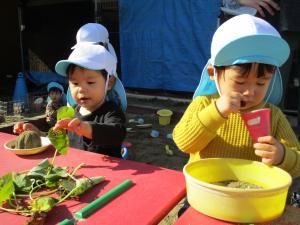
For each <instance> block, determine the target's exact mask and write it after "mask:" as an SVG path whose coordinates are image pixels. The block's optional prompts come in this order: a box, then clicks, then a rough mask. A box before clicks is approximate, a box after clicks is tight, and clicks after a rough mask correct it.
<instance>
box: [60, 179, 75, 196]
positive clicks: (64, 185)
mask: <svg viewBox="0 0 300 225" xmlns="http://www.w3.org/2000/svg"><path fill="white" fill-rule="evenodd" d="M59 187H60V189H62V190H63V191H66V192H67V193H69V192H71V191H72V190H73V189H74V188H75V187H76V182H75V181H74V180H66V179H64V180H61V181H60V185H59Z"/></svg>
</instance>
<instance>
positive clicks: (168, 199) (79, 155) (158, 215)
mask: <svg viewBox="0 0 300 225" xmlns="http://www.w3.org/2000/svg"><path fill="white" fill-rule="evenodd" d="M14 138H15V136H13V135H10V134H6V133H1V132H0V152H1V156H0V176H3V175H4V174H6V173H8V172H11V171H24V170H28V169H30V168H32V167H33V166H35V165H36V164H37V163H39V162H40V161H42V160H43V159H44V158H47V157H48V158H52V156H53V153H54V149H53V148H52V147H50V148H49V149H47V150H46V151H45V152H43V153H40V154H36V155H31V156H17V155H15V154H14V153H12V152H10V151H8V150H6V149H5V148H4V147H3V144H4V143H5V142H6V141H8V140H12V139H14ZM80 163H85V166H84V167H83V168H81V169H80V170H79V171H78V172H77V173H76V174H78V175H84V176H87V177H93V176H105V178H106V180H105V181H104V182H102V183H100V184H98V185H97V186H95V187H93V188H92V189H90V190H89V191H88V192H87V193H85V194H83V195H82V196H81V197H80V198H79V200H68V201H66V202H64V203H62V204H60V205H58V206H56V207H55V208H54V209H53V210H52V211H51V212H50V213H49V214H48V216H47V219H46V224H47V225H50V224H51V225H52V224H57V223H58V222H60V221H62V220H64V219H66V218H69V219H71V218H72V216H73V213H75V212H77V211H79V210H80V209H81V208H83V207H84V206H86V205H87V204H88V203H90V202H92V201H93V200H95V199H97V198H98V197H99V196H101V195H103V194H104V193H106V192H107V191H109V190H111V189H112V188H114V187H116V186H117V185H119V184H120V183H122V182H123V181H125V180H126V179H131V180H132V181H133V183H134V185H133V186H132V187H131V188H129V189H128V190H127V191H125V192H124V193H122V194H121V195H120V196H118V197H117V198H115V199H114V200H112V201H111V202H109V203H108V204H106V205H105V206H104V207H102V208H101V209H100V210H98V211H97V212H95V213H94V214H92V215H91V216H90V217H88V218H87V219H86V220H84V221H81V222H79V223H78V224H79V225H81V224H93V225H94V224H101V225H109V224H112V225H118V224H126V225H131V224H132V225H137V224H138V225H142V224H157V223H159V222H160V221H161V220H162V219H163V218H164V216H165V215H167V214H168V212H169V211H170V210H171V209H172V208H173V207H174V206H175V205H176V204H177V203H178V202H179V201H180V200H181V199H182V198H183V197H184V196H185V181H184V176H183V174H182V173H181V172H179V171H174V170H170V169H166V168H162V167H156V166H152V165H148V164H144V163H138V162H133V161H130V160H122V159H117V158H112V157H107V156H104V155H101V154H94V153H90V152H86V151H82V150H77V149H72V148H70V149H69V153H68V154H67V155H61V156H58V157H57V158H56V160H55V165H58V166H69V167H76V166H77V165H79V164H80ZM26 220H27V218H26V217H23V216H19V215H13V214H9V213H6V212H0V221H1V222H0V224H24V222H25V221H26Z"/></svg>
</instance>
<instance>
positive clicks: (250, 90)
mask: <svg viewBox="0 0 300 225" xmlns="http://www.w3.org/2000/svg"><path fill="white" fill-rule="evenodd" d="M254 93H255V88H254V87H253V86H249V87H247V88H246V89H245V90H244V92H243V95H248V96H253V95H254Z"/></svg>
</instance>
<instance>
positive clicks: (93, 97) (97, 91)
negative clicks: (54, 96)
mask: <svg viewBox="0 0 300 225" xmlns="http://www.w3.org/2000/svg"><path fill="white" fill-rule="evenodd" d="M105 83H106V81H105V79H104V77H103V76H102V74H101V73H100V72H99V71H95V70H89V69H83V68H79V67H75V69H74V70H73V72H72V73H71V74H70V75H69V85H70V90H71V95H72V97H73V99H74V100H75V101H76V102H77V104H78V105H80V106H81V107H83V108H84V109H86V110H87V111H90V112H93V111H94V110H95V109H97V108H98V107H99V106H100V105H101V104H102V103H103V102H104V100H105Z"/></svg>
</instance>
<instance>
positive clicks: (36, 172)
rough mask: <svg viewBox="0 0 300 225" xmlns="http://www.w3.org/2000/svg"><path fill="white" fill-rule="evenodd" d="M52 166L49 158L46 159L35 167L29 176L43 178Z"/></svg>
mask: <svg viewBox="0 0 300 225" xmlns="http://www.w3.org/2000/svg"><path fill="white" fill-rule="evenodd" d="M50 166H51V164H50V163H49V161H48V159H44V160H43V161H42V162H40V163H39V164H38V165H37V166H35V167H33V168H32V169H31V170H30V171H29V172H28V174H27V175H28V176H29V177H31V178H40V179H41V178H42V179H44V176H45V175H46V174H47V173H48V168H49V167H50Z"/></svg>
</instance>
